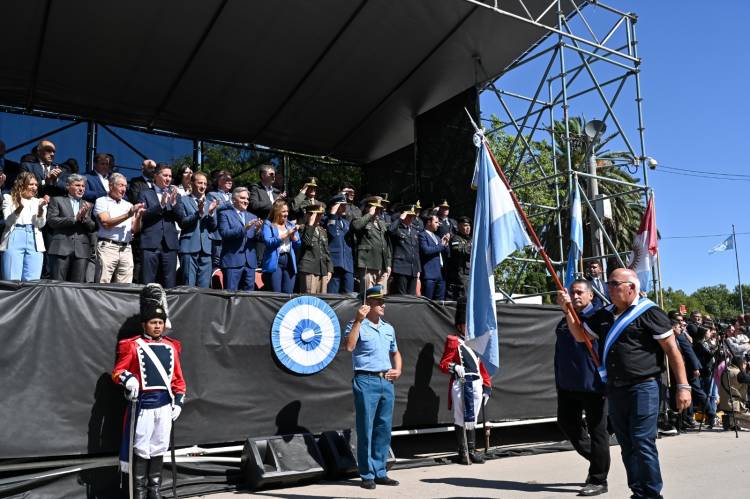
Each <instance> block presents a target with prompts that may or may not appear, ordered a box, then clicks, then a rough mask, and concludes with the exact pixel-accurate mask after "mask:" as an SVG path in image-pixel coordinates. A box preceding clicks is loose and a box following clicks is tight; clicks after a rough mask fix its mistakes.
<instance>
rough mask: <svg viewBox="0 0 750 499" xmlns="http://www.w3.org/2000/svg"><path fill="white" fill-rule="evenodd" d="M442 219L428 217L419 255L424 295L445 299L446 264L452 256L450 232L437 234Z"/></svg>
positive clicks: (421, 237)
mask: <svg viewBox="0 0 750 499" xmlns="http://www.w3.org/2000/svg"><path fill="white" fill-rule="evenodd" d="M439 227H440V220H439V219H438V217H437V215H431V216H429V217H427V219H426V220H425V224H424V231H423V232H420V233H419V256H420V259H421V261H422V276H421V282H422V296H424V297H425V298H429V299H431V300H438V301H442V300H444V299H445V264H446V263H447V261H448V257H449V256H450V246H449V245H448V243H449V242H450V237H451V234H450V232H447V233H445V234H444V235H443V236H442V237H441V236H438V235H437V231H438V229H439Z"/></svg>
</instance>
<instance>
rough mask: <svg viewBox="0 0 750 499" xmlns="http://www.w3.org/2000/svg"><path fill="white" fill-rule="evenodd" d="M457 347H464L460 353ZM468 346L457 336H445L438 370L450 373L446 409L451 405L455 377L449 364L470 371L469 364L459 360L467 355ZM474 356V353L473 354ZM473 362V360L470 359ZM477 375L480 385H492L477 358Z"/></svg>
mask: <svg viewBox="0 0 750 499" xmlns="http://www.w3.org/2000/svg"><path fill="white" fill-rule="evenodd" d="M459 348H462V349H464V351H463V352H462V353H459ZM468 349H469V347H468V346H467V345H466V343H464V342H463V340H459V338H458V336H454V335H450V336H448V337H447V338H445V348H444V349H443V357H442V358H441V359H440V370H441V371H443V372H444V373H446V374H451V378H450V381H448V409H450V408H451V407H452V405H453V401H452V399H451V396H450V391H451V385H452V384H453V380H454V379H455V376H456V375H455V374H453V373H451V370H450V368H451V364H461V365H463V366H464V368H466V371H467V374H468V373H469V372H470V366H467V365H466V364H467V363H466V362H463V363H462V362H461V358H462V356H463V357H464V358H465V357H466V356H467V355H468V352H467V350H468ZM475 356H476V354H475ZM477 360H479V357H478V356H477ZM472 363H473V361H472ZM479 375H480V376H481V377H482V386H492V380H490V375H489V374H488V373H487V370H486V369H485V368H484V364H482V361H481V360H479Z"/></svg>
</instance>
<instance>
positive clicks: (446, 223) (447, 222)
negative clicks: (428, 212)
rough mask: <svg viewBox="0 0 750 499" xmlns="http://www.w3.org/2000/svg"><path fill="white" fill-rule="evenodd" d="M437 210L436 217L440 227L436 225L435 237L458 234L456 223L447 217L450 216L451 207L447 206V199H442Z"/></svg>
mask: <svg viewBox="0 0 750 499" xmlns="http://www.w3.org/2000/svg"><path fill="white" fill-rule="evenodd" d="M436 208H437V217H438V221H439V222H440V225H438V230H437V235H438V236H440V237H443V236H444V235H445V234H455V233H456V232H458V223H456V221H455V220H454V219H452V218H450V217H449V216H448V215H450V210H451V205H450V204H448V200H447V199H443V200H442V201H441V202H440V204H439V205H437V206H436Z"/></svg>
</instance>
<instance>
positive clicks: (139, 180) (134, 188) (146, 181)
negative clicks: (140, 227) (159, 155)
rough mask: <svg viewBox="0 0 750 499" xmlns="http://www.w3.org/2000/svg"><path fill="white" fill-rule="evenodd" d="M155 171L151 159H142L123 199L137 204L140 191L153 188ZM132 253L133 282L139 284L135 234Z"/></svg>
mask: <svg viewBox="0 0 750 499" xmlns="http://www.w3.org/2000/svg"><path fill="white" fill-rule="evenodd" d="M155 171H156V161H154V160H153V159H144V160H143V163H142V164H141V176H140V177H135V178H133V179H131V180H130V182H128V190H127V192H126V194H125V199H126V200H127V201H129V202H130V203H132V204H134V205H135V204H139V202H138V200H139V199H140V198H141V191H143V190H144V189H153V188H154V172H155ZM130 246H131V249H132V252H133V282H136V283H138V282H141V267H142V266H143V264H142V261H141V234H140V232H136V233H135V234H134V235H133V240H132V241H131V243H130Z"/></svg>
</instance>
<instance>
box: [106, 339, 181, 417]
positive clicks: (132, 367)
mask: <svg viewBox="0 0 750 499" xmlns="http://www.w3.org/2000/svg"><path fill="white" fill-rule="evenodd" d="M146 350H149V352H147V351H146ZM181 350H182V345H181V344H180V342H179V341H177V340H175V339H173V338H169V337H166V336H162V337H161V338H159V339H158V340H154V339H152V338H151V337H149V336H147V335H139V336H134V337H132V338H128V339H125V340H121V341H120V342H119V343H118V344H117V361H116V362H115V368H114V369H113V370H112V379H113V380H114V382H115V383H118V384H120V385H122V386H125V383H126V382H127V381H128V379H130V378H132V377H135V378H136V379H137V380H138V382H139V385H140V391H141V392H148V391H156V390H167V391H169V392H170V394H171V395H172V397H173V399H174V402H175V404H177V405H179V406H182V402H183V399H184V398H185V390H186V385H185V379H184V378H183V377H182V365H181V364H180V351H181ZM165 377H166V379H165Z"/></svg>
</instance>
